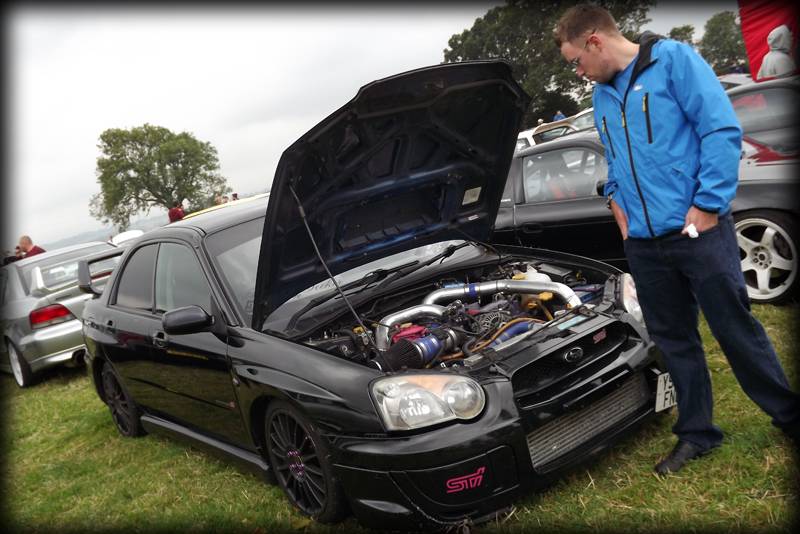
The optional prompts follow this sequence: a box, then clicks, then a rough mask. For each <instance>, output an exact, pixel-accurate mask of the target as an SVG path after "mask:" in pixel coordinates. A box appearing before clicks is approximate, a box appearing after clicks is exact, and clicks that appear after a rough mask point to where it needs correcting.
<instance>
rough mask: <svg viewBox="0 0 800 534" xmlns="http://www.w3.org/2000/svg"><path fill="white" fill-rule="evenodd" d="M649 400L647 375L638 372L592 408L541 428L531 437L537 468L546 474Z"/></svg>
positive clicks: (531, 447)
mask: <svg viewBox="0 0 800 534" xmlns="http://www.w3.org/2000/svg"><path fill="white" fill-rule="evenodd" d="M649 398H650V395H649V390H648V388H647V383H646V380H645V378H644V375H643V374H642V373H637V374H636V375H634V376H633V377H631V378H630V379H628V380H626V381H625V383H623V385H622V386H620V387H619V388H618V389H617V390H615V391H614V392H613V393H610V394H608V395H606V396H605V397H602V398H600V399H598V400H597V401H595V402H594V403H592V404H591V405H590V406H589V407H587V408H585V409H583V410H581V411H579V412H574V413H569V414H566V415H562V416H560V417H558V418H556V419H554V420H552V421H550V422H548V423H546V424H544V425H543V426H541V427H539V428H537V429H536V430H534V431H533V432H531V433H530V434H528V438H527V441H528V452H529V453H530V455H531V462H533V467H534V469H536V470H537V471H546V469H542V467H543V466H545V465H546V464H548V463H549V462H552V461H553V460H555V459H556V458H559V457H561V456H563V455H564V454H567V453H568V452H570V451H571V450H574V449H575V448H577V447H579V446H580V445H582V444H583V443H586V442H587V441H589V440H590V439H592V438H593V437H595V436H597V435H599V434H602V433H603V432H604V431H606V430H608V429H610V428H612V427H614V426H615V425H617V424H618V423H620V422H622V421H623V420H625V419H626V418H628V417H630V416H631V415H633V414H634V413H635V412H637V411H638V410H639V408H641V407H642V406H643V405H644V404H645V403H646V402H648V400H649Z"/></svg>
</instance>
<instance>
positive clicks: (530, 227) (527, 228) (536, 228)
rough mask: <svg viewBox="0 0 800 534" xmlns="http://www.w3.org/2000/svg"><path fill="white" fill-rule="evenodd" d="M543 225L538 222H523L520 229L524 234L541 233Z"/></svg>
mask: <svg viewBox="0 0 800 534" xmlns="http://www.w3.org/2000/svg"><path fill="white" fill-rule="evenodd" d="M543 230H544V227H543V226H542V225H541V224H539V223H525V224H523V225H522V231H523V232H524V233H526V234H541V233H542V231H543Z"/></svg>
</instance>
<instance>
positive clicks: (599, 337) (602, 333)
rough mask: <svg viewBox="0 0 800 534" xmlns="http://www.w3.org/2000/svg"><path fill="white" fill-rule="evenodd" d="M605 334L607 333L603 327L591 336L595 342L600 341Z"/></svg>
mask: <svg viewBox="0 0 800 534" xmlns="http://www.w3.org/2000/svg"><path fill="white" fill-rule="evenodd" d="M606 336H608V333H607V332H606V329H605V328H603V329H602V330H600V331H599V332H598V333H596V334H595V335H593V336H592V341H594V342H595V343H600V342H601V341H603V340H604V339H605V338H606Z"/></svg>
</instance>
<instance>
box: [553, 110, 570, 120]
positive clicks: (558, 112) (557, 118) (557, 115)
mask: <svg viewBox="0 0 800 534" xmlns="http://www.w3.org/2000/svg"><path fill="white" fill-rule="evenodd" d="M566 118H567V117H566V115H564V114H563V113H561V110H560V109H559V110H558V111H556V114H555V115H553V120H554V121H560V120H561V119H566Z"/></svg>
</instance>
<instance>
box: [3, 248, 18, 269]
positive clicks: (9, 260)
mask: <svg viewBox="0 0 800 534" xmlns="http://www.w3.org/2000/svg"><path fill="white" fill-rule="evenodd" d="M21 259H22V250H21V249H20V248H19V245H17V246H16V247H14V254H11V252H10V251H8V250H6V252H5V255H4V256H3V265H8V264H9V263H12V262H15V261H17V260H21Z"/></svg>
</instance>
